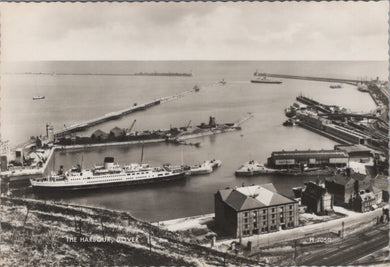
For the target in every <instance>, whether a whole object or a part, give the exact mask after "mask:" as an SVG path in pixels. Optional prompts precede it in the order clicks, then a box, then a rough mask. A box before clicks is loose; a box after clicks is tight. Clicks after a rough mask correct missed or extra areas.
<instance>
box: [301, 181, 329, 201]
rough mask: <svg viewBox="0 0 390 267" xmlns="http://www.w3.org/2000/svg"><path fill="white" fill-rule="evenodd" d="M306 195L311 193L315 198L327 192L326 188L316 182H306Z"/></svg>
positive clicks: (304, 192)
mask: <svg viewBox="0 0 390 267" xmlns="http://www.w3.org/2000/svg"><path fill="white" fill-rule="evenodd" d="M303 194H304V195H309V196H311V197H313V198H315V199H319V198H321V197H322V196H323V195H324V194H326V189H325V188H324V187H322V186H320V185H318V184H316V183H314V182H308V183H307V184H306V189H305V191H303Z"/></svg>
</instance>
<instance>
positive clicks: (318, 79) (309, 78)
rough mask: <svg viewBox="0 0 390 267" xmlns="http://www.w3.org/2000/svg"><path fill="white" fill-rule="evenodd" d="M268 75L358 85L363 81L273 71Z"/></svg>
mask: <svg viewBox="0 0 390 267" xmlns="http://www.w3.org/2000/svg"><path fill="white" fill-rule="evenodd" d="M266 75H267V76H268V77H273V78H284V79H296V80H309V81H318V82H335V83H347V84H352V85H356V84H357V83H359V82H361V81H360V80H352V79H341V78H328V77H312V76H296V75H285V74H273V73H266Z"/></svg>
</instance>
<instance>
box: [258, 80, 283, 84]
mask: <svg viewBox="0 0 390 267" xmlns="http://www.w3.org/2000/svg"><path fill="white" fill-rule="evenodd" d="M251 83H270V84H281V83H282V82H281V81H261V80H251Z"/></svg>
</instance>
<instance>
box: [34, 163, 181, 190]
mask: <svg viewBox="0 0 390 267" xmlns="http://www.w3.org/2000/svg"><path fill="white" fill-rule="evenodd" d="M180 178H184V171H183V170H171V169H170V168H169V167H168V166H165V165H164V166H163V167H150V166H149V165H148V164H138V163H132V164H129V165H125V166H123V168H121V167H120V166H119V165H118V164H116V163H114V158H113V157H106V158H105V159H104V165H97V166H95V167H94V168H93V169H92V170H83V169H82V168H81V166H80V165H77V166H75V167H72V168H71V169H70V170H68V171H66V172H65V173H63V172H62V170H60V171H59V172H58V173H57V174H52V175H50V176H48V177H44V178H31V179H30V183H31V185H32V187H33V189H44V190H48V189H57V190H58V189H60V190H77V189H90V188H97V187H112V186H120V185H131V184H143V183H154V182H162V181H168V180H176V179H180Z"/></svg>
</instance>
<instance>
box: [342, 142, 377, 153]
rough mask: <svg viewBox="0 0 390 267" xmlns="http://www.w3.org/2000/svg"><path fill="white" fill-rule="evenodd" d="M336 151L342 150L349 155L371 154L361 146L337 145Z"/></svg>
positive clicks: (369, 150)
mask: <svg viewBox="0 0 390 267" xmlns="http://www.w3.org/2000/svg"><path fill="white" fill-rule="evenodd" d="M336 150H343V151H345V152H347V153H348V154H349V153H358V152H365V153H367V152H369V153H370V152H371V149H369V148H367V147H365V146H362V145H358V144H355V145H337V147H336Z"/></svg>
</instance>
